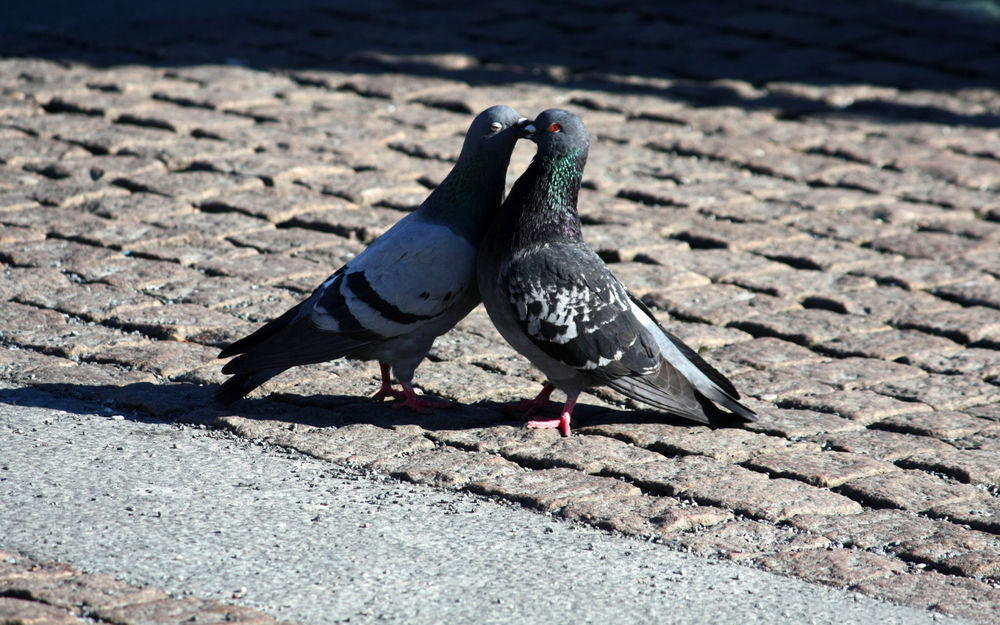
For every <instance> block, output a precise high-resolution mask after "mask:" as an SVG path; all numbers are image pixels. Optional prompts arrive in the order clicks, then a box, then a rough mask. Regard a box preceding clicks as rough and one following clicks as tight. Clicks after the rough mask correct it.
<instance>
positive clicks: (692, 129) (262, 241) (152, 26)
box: [0, 0, 1000, 622]
mask: <svg viewBox="0 0 1000 625" xmlns="http://www.w3.org/2000/svg"><path fill="white" fill-rule="evenodd" d="M661 4H663V5H662V6H660V5H657V6H656V7H655V8H654V7H652V6H650V7H647V8H645V9H642V10H634V9H633V10H624V9H623V8H622V7H621V6H619V4H618V3H614V2H604V1H602V0H581V1H580V2H561V1H553V2H550V3H547V4H546V7H547V8H546V9H545V10H544V11H543V12H538V11H537V9H535V8H534V7H533V6H532V5H530V4H528V3H524V4H521V3H518V2H514V3H503V5H502V7H501V6H498V7H497V9H496V11H495V13H494V14H491V15H486V14H481V15H480V14H467V13H463V12H460V11H457V10H453V9H451V8H448V7H446V6H445V5H444V3H441V4H440V5H439V4H438V3H434V2H425V3H420V4H419V5H418V6H416V7H413V6H409V3H405V5H406V8H404V3H401V2H382V3H378V9H377V10H362V9H358V8H356V7H354V5H352V4H349V3H330V4H328V5H326V6H325V7H322V8H318V9H310V10H307V9H295V10H290V11H286V12H283V13H276V14H266V15H264V14H259V15H255V16H252V17H228V18H218V19H217V18H212V19H204V20H193V21H188V22H181V21H178V22H176V23H168V22H162V21H159V22H152V23H136V24H135V25H133V26H132V27H130V28H128V29H122V28H120V27H117V28H114V27H111V26H107V27H106V28H104V29H103V30H102V28H100V27H94V28H90V29H87V30H85V31H75V32H74V31H65V32H63V31H58V30H39V31H37V32H32V33H30V34H21V35H17V36H10V37H5V39H4V41H3V43H0V267H2V271H3V278H2V280H0V291H2V295H3V301H4V303H3V306H2V307H0V328H2V329H0V341H2V343H3V346H4V349H3V350H2V351H0V376H2V379H3V380H4V381H6V382H8V383H14V384H16V385H20V386H22V387H35V388H40V389H43V390H46V391H48V392H50V393H54V394H57V395H60V396H67V397H80V398H86V399H89V400H99V401H104V402H107V404H108V405H113V406H114V407H115V408H116V409H119V410H131V411H133V412H135V413H137V414H139V415H156V416H169V417H175V418H177V419H181V420H186V421H196V422H202V423H212V424H215V425H218V426H221V427H227V428H230V429H232V430H233V431H235V432H238V433H240V434H241V435H244V436H246V437H250V438H255V439H264V440H267V441H269V442H271V443H274V444H279V445H284V446H287V447H291V448H295V449H298V450H300V451H303V452H305V453H307V454H311V455H314V456H316V457H319V458H324V459H328V460H329V461H331V462H339V463H348V464H352V465H356V466H361V467H365V468H368V469H371V470H373V471H378V472H382V473H388V474H391V475H394V476H397V477H400V478H402V479H405V480H410V481H413V482H417V483H424V484H431V485H435V486H439V487H444V488H452V489H463V490H467V491H471V492H474V493H480V494H483V495H485V496H491V497H499V498H504V499H509V500H514V501H518V502H521V503H522V504H524V505H525V506H528V507H532V508H537V509H539V510H544V511H548V512H551V513H553V514H556V515H560V516H562V517H565V518H567V519H571V520H578V521H582V522H585V523H590V524H593V525H597V526H599V527H603V528H607V529H609V530H614V531H618V532H622V533H625V534H630V535H636V536H643V537H649V538H652V539H655V540H657V541H659V542H662V543H663V544H664V545H665V548H674V549H681V550H685V551H691V552H694V553H698V554H704V555H706V556H715V557H723V558H729V559H734V560H739V561H744V562H747V563H748V564H752V565H755V566H758V567H762V568H764V569H767V570H770V571H774V572H778V573H782V574H787V575H792V576H796V577H800V578H803V579H806V580H811V581H815V582H819V583H823V584H830V585H834V586H845V587H849V588H852V589H855V590H857V591H858V592H861V593H864V594H867V595H871V596H874V597H879V598H884V599H888V600H892V601H898V602H901V603H905V604H909V605H915V606H921V607H925V608H927V609H929V610H934V611H939V612H942V613H945V614H953V615H959V616H964V617H966V618H971V619H978V620H980V621H982V622H996V620H997V619H1000V588H998V585H997V580H998V578H1000V536H998V534H1000V497H998V484H1000V463H998V462H997V458H998V453H1000V286H998V285H1000V282H998V281H997V278H998V277H1000V195H998V189H1000V131H998V128H1000V88H998V85H1000V28H997V25H996V24H987V23H984V22H978V23H977V22H974V21H965V20H964V19H962V18H959V17H956V16H954V15H952V14H946V13H934V12H931V11H928V10H925V9H918V8H913V7H910V6H905V5H901V4H896V3H892V2H886V1H872V2H869V1H865V2H862V1H860V0H858V1H854V0H845V1H843V2H837V3H827V4H822V3H796V2H791V1H788V0H763V1H762V2H758V3H753V4H752V5H751V4H749V3H747V4H742V3H735V2H732V3H725V2H723V3H706V4H704V6H701V5H699V6H691V5H690V4H689V3H677V4H676V5H674V4H666V3H661ZM720 7H721V8H720ZM494 103H506V104H510V105H512V106H514V107H515V108H517V109H518V110H519V111H520V112H521V113H522V114H525V115H529V116H530V115H534V114H536V113H538V112H539V111H541V110H542V109H545V108H549V107H552V106H561V107H564V108H570V109H573V110H575V111H576V112H578V113H580V114H581V116H582V117H583V119H584V121H585V122H586V123H587V125H588V127H589V129H590V130H591V133H592V134H593V136H594V141H593V144H592V148H591V158H590V163H589V165H588V168H587V171H586V174H585V188H584V190H583V191H582V192H581V197H580V207H581V214H582V217H583V218H584V221H585V224H586V225H585V231H584V236H585V238H586V240H588V241H589V242H590V243H591V244H592V245H593V246H594V247H595V248H597V249H598V250H599V251H600V253H601V255H602V257H604V258H605V260H607V261H608V262H609V263H611V266H612V269H613V270H614V271H615V273H616V274H617V275H618V276H619V277H621V278H622V279H623V281H624V282H625V283H626V284H628V285H629V286H630V287H631V288H632V289H633V290H635V291H636V292H637V293H638V294H639V295H641V296H642V297H643V299H644V300H645V301H646V302H647V303H649V304H650V305H651V306H653V307H654V308H655V309H656V310H658V311H659V315H660V316H661V318H662V320H663V321H664V322H665V325H666V326H667V327H668V328H669V329H671V330H673V331H675V332H676V333H677V334H679V335H680V336H681V337H682V338H683V339H684V340H685V341H687V342H688V343H689V344H691V345H692V346H693V347H696V348H697V349H699V350H700V351H701V352H702V354H703V355H704V356H705V357H706V358H707V359H708V360H709V361H711V362H712V363H714V364H716V365H717V366H718V367H719V368H720V369H721V370H722V371H723V372H725V373H726V374H727V375H729V376H730V377H731V378H732V380H733V381H734V383H735V384H736V386H737V387H738V388H739V389H740V390H741V391H742V392H743V393H744V394H745V395H746V396H747V398H748V399H747V403H748V405H750V406H751V407H753V408H754V409H755V410H757V411H758V412H759V413H760V415H761V419H760V422H759V423H755V424H751V425H749V426H748V427H747V428H746V429H720V430H714V431H713V430H709V429H707V428H705V427H699V426H691V425H688V424H685V423H682V422H680V421H673V420H670V419H669V418H668V417H665V416H663V415H659V414H655V413H651V412H646V411H642V410H635V409H632V408H633V407H630V406H626V405H625V404H623V403H622V402H621V401H620V398H618V397H617V396H614V395H612V394H610V393H607V394H606V393H603V392H598V393H597V394H596V395H593V396H587V398H586V400H585V401H584V402H583V404H585V405H581V406H580V407H579V408H578V410H577V415H578V416H579V420H578V422H579V427H578V428H577V429H576V430H575V432H576V435H574V436H573V437H571V438H565V439H564V438H560V437H559V436H558V434H557V433H556V432H553V431H527V430H525V429H523V428H522V427H520V426H519V425H518V424H516V423H511V422H509V421H508V420H507V419H508V418H507V417H505V416H503V415H502V413H501V412H499V411H498V410H496V402H500V401H504V400H509V399H513V398H521V397H525V396H529V395H532V394H533V393H535V392H536V391H537V389H538V382H539V376H538V374H537V372H535V371H533V370H532V369H531V368H530V367H529V366H528V364H527V363H526V361H524V360H523V359H522V358H520V357H519V356H517V355H516V354H515V353H514V352H512V351H511V350H510V349H509V348H508V347H507V346H506V345H505V344H504V343H503V342H502V340H501V339H500V337H499V335H497V334H496V333H495V331H494V330H493V328H492V327H491V326H490V323H489V320H488V319H487V317H486V316H485V314H484V313H483V311H482V309H481V308H480V309H477V311H475V312H474V313H473V314H472V315H471V316H470V317H469V318H468V319H466V320H465V321H464V322H462V323H461V324H460V326H459V327H458V328H457V329H456V330H455V331H453V332H452V333H450V334H448V335H446V336H445V337H442V339H440V340H439V341H438V343H437V344H436V345H435V347H434V350H433V352H432V355H431V360H430V361H429V362H426V363H425V364H424V365H422V366H421V367H420V368H419V369H418V371H417V379H416V381H417V383H418V385H420V386H422V387H423V389H424V390H425V391H426V392H427V393H432V394H435V395H440V396H443V397H447V398H450V399H454V400H456V401H458V402H461V403H462V404H464V406H463V407H461V408H458V409H455V410H448V411H440V412H439V413H438V414H436V415H433V416H430V417H424V416H420V415H414V414H411V413H408V412H405V411H397V410H394V409H392V408H391V407H389V406H388V405H375V404H372V403H370V402H368V401H366V399H365V396H366V395H368V394H370V393H371V392H372V391H373V390H374V389H375V388H376V386H377V380H378V372H377V367H375V366H374V365H365V366H357V365H356V364H353V363H344V362H335V363H329V364H324V365H319V366H311V367H303V368H300V369H297V370H293V371H290V372H288V373H286V374H284V375H283V376H281V377H280V378H278V379H276V380H275V381H273V382H272V383H270V384H268V385H267V386H266V388H265V389H264V390H265V392H264V393H258V395H256V396H255V397H254V398H252V399H251V400H247V401H243V402H240V403H238V404H237V405H234V406H233V407H232V408H230V409H225V408H220V407H217V406H214V405H212V402H211V400H210V398H211V392H212V390H213V388H214V385H216V384H217V383H219V382H220V381H222V379H223V376H222V375H221V374H220V372H219V368H220V363H219V362H218V361H217V360H215V355H216V354H217V352H218V348H219V346H221V345H224V344H226V343H227V342H229V341H231V340H233V339H235V338H238V337H240V336H243V335H244V334H246V333H247V332H249V331H250V330H252V329H253V328H255V327H256V326H257V325H259V324H260V323H261V322H263V321H265V320H267V319H269V318H271V317H273V316H275V315H276V314H277V313H280V312H283V311H284V310H285V309H286V308H287V307H289V306H290V305H291V304H293V303H295V302H296V301H297V300H299V299H300V298H302V297H303V296H304V295H305V294H307V293H308V292H309V291H310V290H311V289H312V288H313V287H314V286H315V285H316V284H318V283H319V282H320V281H321V280H322V279H324V278H325V277H326V276H327V275H328V274H329V273H330V272H331V271H332V270H333V269H335V268H337V267H339V266H340V265H341V264H342V263H343V262H344V261H345V260H347V259H348V258H350V257H351V256H352V255H353V254H356V253H357V252H358V251H359V250H361V249H362V248H363V246H364V245H365V244H366V243H368V242H370V241H371V240H372V239H373V238H374V237H376V236H377V235H378V234H379V233H381V232H382V231H384V230H385V229H386V228H387V227H388V226H389V225H391V224H392V223H394V222H395V221H396V220H397V219H399V218H400V217H401V216H402V215H403V214H404V212H405V211H407V210H409V209H411V208H412V207H414V206H415V205H416V204H418V203H419V202H420V201H421V200H422V199H423V197H424V196H425V195H426V194H427V192H428V189H429V188H430V187H433V185H434V184H435V183H436V182H437V181H439V180H440V179H441V178H442V177H443V175H444V173H445V172H446V171H447V170H448V169H449V167H450V163H451V161H452V159H454V158H455V156H456V155H457V152H458V149H459V147H460V143H461V136H462V134H463V132H464V130H465V128H466V127H467V125H468V122H469V121H470V119H471V117H472V115H473V114H474V113H475V112H478V111H479V110H481V109H483V108H485V107H486V106H488V105H491V104H494ZM530 154H531V146H521V147H519V148H518V151H516V152H515V156H514V159H513V160H512V164H511V168H510V178H511V179H513V178H514V177H516V176H517V175H518V174H519V173H520V171H522V170H523V168H524V166H525V165H526V163H527V160H528V159H529V158H530ZM14 398H15V401H16V393H15V394H14ZM577 415H574V416H577ZM0 547H2V545H0ZM2 566H5V565H3V564H2V563H0V567H2ZM3 571H4V574H3V575H0V577H3V576H4V575H9V573H8V572H7V571H6V569H3ZM66 575H69V576H72V575H74V573H73V572H72V571H69V572H67V573H66ZM60 579H62V578H60ZM90 583H93V584H95V585H96V586H95V588H97V589H98V590H95V591H94V592H98V591H99V590H100V588H101V587H102V586H101V585H102V584H105V583H109V584H110V583H112V582H110V581H107V580H97V581H93V582H90ZM59 592H62V591H59ZM128 592H154V594H155V591H139V590H135V589H129V590H128ZM0 594H2V592H0ZM48 596H49V595H31V597H33V598H35V599H38V600H40V601H42V602H45V603H46V604H51V605H52V606H56V607H58V606H60V605H62V604H61V603H59V601H60V600H58V599H56V600H50V599H47V598H46V597H48ZM52 596H55V595H52ZM60 596H61V595H60ZM22 601H25V600H24V599H22V598H17V597H13V598H12V597H6V598H0V616H4V618H11V617H8V616H6V615H7V614H8V612H9V610H11V609H14V610H17V609H22V608H23V606H20V604H18V605H14V604H15V603H18V602H22ZM11 606H13V607H11ZM19 606H20V607H19ZM40 606H42V604H37V605H36V608H37V609H39V610H41V609H44V610H49V607H44V608H43V607H40ZM183 609H185V610H186V609H190V606H184V607H183ZM216 609H217V606H214V605H213V606H206V607H205V610H206V614H208V613H214V612H213V610H216ZM65 614H66V615H67V616H66V619H67V620H65V622H77V621H75V620H73V619H76V618H77V617H76V616H71V615H69V613H68V612H66V613H65ZM13 618H14V619H15V620H16V618H17V617H16V616H15V617H13ZM53 618H55V617H53ZM102 618H103V617H102ZM122 618H123V619H124V620H115V622H146V621H142V620H141V619H139V618H136V619H134V621H133V620H128V618H125V617H122ZM241 618H242V617H241ZM254 618H256V617H254ZM260 618H262V619H264V618H265V617H260ZM111 620H114V619H111ZM42 621H44V619H42ZM42 621H39V622H42ZM26 622H35V621H26ZM52 622H63V621H52ZM240 622H244V621H240ZM245 622H258V621H256V620H253V618H251V617H249V616H248V617H246V619H245ZM261 622H266V621H264V620H262V621H261Z"/></svg>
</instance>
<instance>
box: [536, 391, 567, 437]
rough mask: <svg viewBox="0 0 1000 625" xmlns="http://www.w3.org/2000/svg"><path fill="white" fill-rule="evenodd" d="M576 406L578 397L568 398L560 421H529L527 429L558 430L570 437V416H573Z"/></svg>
mask: <svg viewBox="0 0 1000 625" xmlns="http://www.w3.org/2000/svg"><path fill="white" fill-rule="evenodd" d="M575 405H576V397H567V398H566V404H565V405H564V406H563V409H562V414H560V415H559V418H558V419H544V420H538V421H528V424H527V427H529V428H532V429H537V430H553V429H558V430H559V431H560V432H561V433H562V435H563V436H569V433H570V428H569V422H570V415H571V414H573V406H575Z"/></svg>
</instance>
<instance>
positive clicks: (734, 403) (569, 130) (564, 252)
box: [477, 109, 757, 436]
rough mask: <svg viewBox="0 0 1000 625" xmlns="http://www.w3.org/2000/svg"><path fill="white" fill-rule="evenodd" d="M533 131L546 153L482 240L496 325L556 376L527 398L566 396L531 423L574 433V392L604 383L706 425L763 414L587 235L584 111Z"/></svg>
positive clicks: (561, 114)
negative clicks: (661, 317)
mask: <svg viewBox="0 0 1000 625" xmlns="http://www.w3.org/2000/svg"><path fill="white" fill-rule="evenodd" d="M526 131H527V133H528V134H527V136H528V138H530V139H531V140H532V141H534V142H535V143H536V144H538V151H537V153H536V154H535V158H534V159H533V160H532V162H531V165H530V166H529V167H528V169H527V171H525V172H524V174H523V175H521V177H520V178H518V180H517V182H515V183H514V187H513V188H512V189H511V192H510V194H509V195H508V196H507V199H506V200H505V201H504V203H503V205H502V206H501V207H500V210H499V212H498V213H497V214H496V217H494V219H493V222H492V224H491V225H490V228H489V230H488V231H487V233H486V235H485V237H484V238H483V241H482V243H481V244H480V252H479V259H478V266H477V274H478V280H479V289H480V293H481V295H482V298H483V304H484V305H485V306H486V311H487V312H488V313H489V316H490V318H491V319H492V320H493V323H494V324H495V325H496V327H497V330H499V332H500V334H501V335H503V337H504V338H505V339H506V340H507V342H508V343H510V344H511V345H512V346H513V347H514V349H516V350H517V351H519V352H520V353H521V354H523V355H524V356H525V357H527V358H528V360H530V361H531V362H532V363H533V364H534V365H535V366H536V367H538V368H539V369H541V371H542V373H544V374H545V375H546V377H547V378H548V381H547V382H546V384H545V386H544V387H543V388H542V392H541V393H539V395H538V397H536V398H535V399H533V400H529V401H526V402H522V403H521V404H520V406H521V407H523V408H525V409H526V410H527V412H528V414H529V416H530V415H531V414H534V413H535V412H537V411H538V410H539V409H540V408H542V407H544V406H546V405H548V404H549V401H548V399H549V395H550V394H551V393H552V391H553V390H554V389H555V388H558V389H560V390H562V391H564V392H565V393H566V396H567V397H566V403H565V405H564V406H563V408H562V414H561V415H560V417H559V418H558V419H552V420H540V421H531V422H529V423H528V427H535V428H559V430H560V431H561V432H562V434H563V435H565V436H568V435H569V433H570V415H571V414H572V412H573V406H574V405H575V404H576V399H577V397H578V396H579V394H580V393H581V392H582V391H584V390H586V389H588V388H591V387H594V386H600V385H605V386H609V387H611V388H613V389H615V390H617V391H620V392H622V393H624V394H625V395H627V396H628V397H631V398H632V399H635V400H638V401H642V402H644V403H646V404H649V405H651V406H655V407H656V408H659V409H661V410H664V411H667V412H670V413H673V414H675V415H678V416H681V417H684V418H686V419H691V420H694V421H698V422H701V423H718V422H720V421H725V420H732V417H734V416H735V417H736V418H737V420H741V421H756V420H757V416H756V415H755V414H754V412H753V411H752V410H750V409H749V408H747V407H746V406H744V405H742V404H740V403H739V401H738V399H739V393H737V391H736V389H735V388H734V387H733V385H732V383H731V382H730V381H729V380H727V379H726V377H725V376H724V375H722V374H721V373H719V372H718V371H716V370H715V369H714V368H712V366H711V365H709V364H708V363H707V362H705V361H704V360H703V359H702V358H701V357H700V356H698V354H697V353H695V352H694V350H692V349H691V348H690V347H688V346H687V345H685V344H684V343H683V342H681V340H680V339H679V338H677V337H676V336H674V335H672V334H670V333H669V332H667V331H666V330H664V329H663V327H662V326H660V324H659V323H658V322H657V321H656V319H655V318H654V317H653V313H652V312H650V310H649V309H648V308H647V307H646V306H645V305H643V304H642V302H641V301H639V299H638V298H637V297H636V296H635V295H633V294H632V293H630V292H629V291H628V290H627V289H626V288H625V287H624V286H623V285H622V283H621V282H619V281H618V279H617V278H615V276H614V275H612V273H611V271H610V270H609V269H608V267H607V265H605V264H604V261H602V260H601V258H600V257H599V256H598V255H597V253H596V252H594V250H593V249H591V248H590V247H589V246H587V244H586V243H584V241H583V238H582V234H581V227H580V216H579V214H578V213H577V209H576V202H577V195H578V193H579V191H580V182H581V179H582V178H583V167H584V165H585V164H586V162H587V151H588V148H589V145H590V141H589V138H588V135H587V129H586V128H585V127H584V125H583V122H582V121H580V118H579V117H577V116H576V115H574V114H573V113H570V112H568V111H563V110H559V109H550V110H547V111H545V112H543V113H542V114H541V115H539V116H538V118H537V119H535V121H534V122H532V123H531V124H529V125H528V126H526ZM713 402H715V403H718V404H719V405H721V406H723V407H724V408H726V409H727V410H729V411H731V412H732V413H733V414H729V413H725V412H723V411H721V410H720V409H719V408H718V407H717V406H716V405H715V403H713Z"/></svg>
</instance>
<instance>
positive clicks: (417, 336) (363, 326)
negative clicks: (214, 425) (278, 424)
mask: <svg viewBox="0 0 1000 625" xmlns="http://www.w3.org/2000/svg"><path fill="white" fill-rule="evenodd" d="M527 122H528V120H527V119H525V118H523V117H521V116H520V115H518V113H517V112H516V111H515V110H514V109H512V108H510V107H508V106H493V107H491V108H488V109H486V110H485V111H483V112H482V113H480V114H479V115H478V116H476V118H475V120H473V122H472V124H471V125H470V127H469V131H468V133H467V134H466V136H465V142H464V144H463V145H462V151H461V153H460V154H459V157H458V161H457V162H456V163H455V166H454V167H453V168H452V170H451V171H450V172H449V173H448V175H447V176H446V177H445V179H444V180H443V181H442V182H441V184H440V185H438V186H437V187H436V188H435V189H434V190H433V191H432V192H431V194H430V195H429V196H428V197H427V199H425V200H424V202H423V203H422V204H421V205H420V206H419V207H418V208H417V209H416V210H415V211H413V212H412V213H410V214H409V215H407V216H406V217H404V218H403V219H400V220H399V221H398V222H396V224H394V225H393V226H392V227H391V228H390V229H389V230H388V231H386V232H385V233H384V234H382V236H380V237H378V238H377V239H376V240H375V241H373V242H372V244H371V245H370V246H369V247H367V248H366V249H365V250H364V251H363V252H362V253H361V254H359V255H358V256H357V257H355V258H353V259H352V260H351V261H350V262H348V263H347V264H346V265H344V266H343V267H341V268H340V269H338V270H337V271H336V273H334V274H333V275H332V276H330V277H329V278H327V279H326V281H324V282H323V283H322V284H321V285H319V287H317V288H316V290H315V291H313V293H312V295H310V296H309V297H308V298H307V299H305V300H303V301H302V302H300V303H299V304H298V305H296V306H295V307H293V308H291V309H290V310H288V311H287V312H285V313H284V314H282V315H281V316H279V317H277V318H276V319H273V320H272V321H270V322H269V323H267V324H266V325H264V326H262V327H261V328H259V329H258V330H257V331H255V332H253V333H252V334H250V335H249V336H246V337H244V338H242V339H240V340H238V341H236V342H234V343H232V344H231V345H229V346H228V347H226V348H225V349H223V350H222V352H221V353H220V354H219V357H220V358H228V357H230V356H236V357H235V358H233V359H232V360H230V361H229V362H228V363H226V364H225V366H223V368H222V372H223V373H227V374H233V375H232V377H230V378H229V379H228V380H226V381H225V382H224V383H223V384H222V386H220V387H219V388H218V389H217V391H216V393H215V398H216V400H217V401H218V402H220V403H232V402H234V401H236V400H238V399H240V398H242V397H244V396H245V395H247V393H249V392H250V391H252V390H253V389H255V388H257V387H258V386H260V385H261V384H263V383H264V382H266V381H267V380H269V379H271V378H273V377H274V376H276V375H278V374H279V373H281V372H283V371H285V370H286V369H288V368H290V367H294V366H297V365H305V364H311V363H318V362H325V361H328V360H335V359H337V358H344V357H346V358H350V359H355V360H377V361H378V363H379V367H380V369H381V376H382V387H381V388H380V389H379V390H378V392H376V393H375V395H374V396H373V399H377V400H382V399H385V398H389V397H391V398H394V399H396V400H397V401H396V405H397V406H407V407H409V408H411V409H413V410H416V411H418V412H430V411H431V410H432V409H433V408H435V407H442V406H446V405H451V404H450V402H446V401H443V400H434V399H431V398H425V397H421V396H418V395H417V394H416V393H415V392H414V390H413V374H414V371H415V370H416V368H417V366H418V365H419V364H420V362H421V361H423V359H424V358H425V357H426V356H427V353H428V351H430V348H431V345H432V343H433V342H434V339H436V338H437V337H438V336H440V335H442V334H444V333H445V332H447V331H448V330H450V329H451V328H452V327H454V325H455V324H456V323H458V322H459V321H460V320H461V319H462V318H463V317H465V315H467V314H468V313H469V311H471V310H472V309H473V308H474V307H475V306H476V305H478V303H479V301H480V300H479V291H478V289H477V287H476V252H477V246H478V243H479V240H480V239H481V238H482V235H483V233H484V231H485V230H486V227H487V225H488V224H489V221H490V217H491V216H492V214H493V213H495V212H496V210H497V209H498V208H499V206H500V202H501V200H502V199H503V193H504V186H505V184H506V172H507V165H508V163H509V162H510V156H511V152H512V151H513V149H514V144H515V143H516V141H517V139H518V138H519V136H522V135H523V134H524V130H523V127H524V126H525V125H526V124H527ZM393 375H394V376H395V378H396V380H397V381H398V382H399V384H400V386H401V387H402V390H401V391H400V390H396V389H395V388H393V386H392V378H391V376H393Z"/></svg>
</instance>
